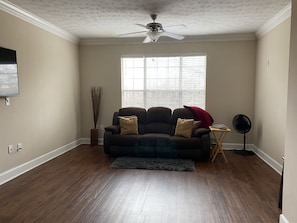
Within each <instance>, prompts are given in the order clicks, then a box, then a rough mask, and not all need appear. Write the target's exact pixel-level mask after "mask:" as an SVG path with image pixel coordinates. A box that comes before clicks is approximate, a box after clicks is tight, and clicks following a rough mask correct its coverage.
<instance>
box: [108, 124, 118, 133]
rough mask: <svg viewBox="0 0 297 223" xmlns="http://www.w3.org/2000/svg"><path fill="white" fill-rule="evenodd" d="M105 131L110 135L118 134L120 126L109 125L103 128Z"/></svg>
mask: <svg viewBox="0 0 297 223" xmlns="http://www.w3.org/2000/svg"><path fill="white" fill-rule="evenodd" d="M105 131H107V132H111V133H112V134H120V132H121V131H120V126H118V125H110V126H107V127H105Z"/></svg>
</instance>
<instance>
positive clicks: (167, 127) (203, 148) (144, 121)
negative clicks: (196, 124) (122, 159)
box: [104, 107, 210, 160]
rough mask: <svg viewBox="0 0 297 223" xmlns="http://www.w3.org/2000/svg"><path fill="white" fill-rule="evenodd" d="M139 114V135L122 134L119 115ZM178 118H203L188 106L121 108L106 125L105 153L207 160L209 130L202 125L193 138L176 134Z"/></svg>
mask: <svg viewBox="0 0 297 223" xmlns="http://www.w3.org/2000/svg"><path fill="white" fill-rule="evenodd" d="M131 115H135V116H137V118H138V134H134V135H121V134H120V126H119V120H118V117H119V116H124V117H125V116H131ZM178 118H183V119H194V120H199V117H195V115H194V114H193V113H192V112H191V110H189V109H187V108H177V109H175V110H173V112H172V111H171V109H169V108H165V107H152V108H150V109H148V110H146V109H144V108H136V107H127V108H121V109H119V111H117V112H115V113H114V115H113V120H112V125H111V126H108V127H106V128H105V132H104V152H105V153H106V154H109V155H111V156H140V157H160V158H182V159H193V160H207V159H208V158H209V156H210V135H209V129H206V128H198V129H197V130H196V131H193V132H192V136H191V138H185V137H182V136H175V135H174V133H175V127H176V122H177V119H178Z"/></svg>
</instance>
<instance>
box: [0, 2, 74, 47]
mask: <svg viewBox="0 0 297 223" xmlns="http://www.w3.org/2000/svg"><path fill="white" fill-rule="evenodd" d="M0 10H2V11H4V12H7V13H8V14H11V15H13V16H15V17H18V18H20V19H22V20H24V21H26V22H29V23H31V24H33V25H35V26H37V27H39V28H41V29H44V30H46V31H48V32H50V33H53V34H55V35H56V36H59V37H61V38H63V39H65V40H67V41H70V42H73V43H78V42H79V39H78V38H77V37H76V36H74V35H72V34H70V33H68V32H66V31H64V30H63V29H61V28H59V27H57V26H55V25H53V24H51V23H49V22H47V21H45V20H44V19H41V18H39V17H37V16H36V15H33V14H31V13H30V12H27V11H25V10H24V9H22V8H20V7H18V6H16V5H14V4H12V3H11V2H8V1H4V0H0Z"/></svg>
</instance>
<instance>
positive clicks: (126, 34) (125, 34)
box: [118, 31, 147, 36]
mask: <svg viewBox="0 0 297 223" xmlns="http://www.w3.org/2000/svg"><path fill="white" fill-rule="evenodd" d="M146 32H147V31H138V32H133V33H124V34H120V35H118V36H128V35H133V34H138V33H146Z"/></svg>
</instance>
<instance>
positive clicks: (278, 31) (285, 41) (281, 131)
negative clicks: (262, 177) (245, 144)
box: [254, 18, 291, 163]
mask: <svg viewBox="0 0 297 223" xmlns="http://www.w3.org/2000/svg"><path fill="white" fill-rule="evenodd" d="M290 20H291V19H290V18H289V19H287V20H286V21H284V22H283V23H282V24H280V25H279V26H277V27H276V28H275V29H273V30H272V31H270V32H269V33H267V34H265V35H264V36H263V37H261V38H260V39H259V40H258V44H257V72H256V82H255V119H254V122H255V123H254V136H255V145H256V146H257V147H258V148H260V149H261V150H263V151H264V152H265V153H266V154H268V155H269V156H271V157H272V158H273V159H274V160H276V161H277V162H278V163H282V157H283V156H284V148H285V134H286V111H287V87H288V69H289V48H290Z"/></svg>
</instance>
